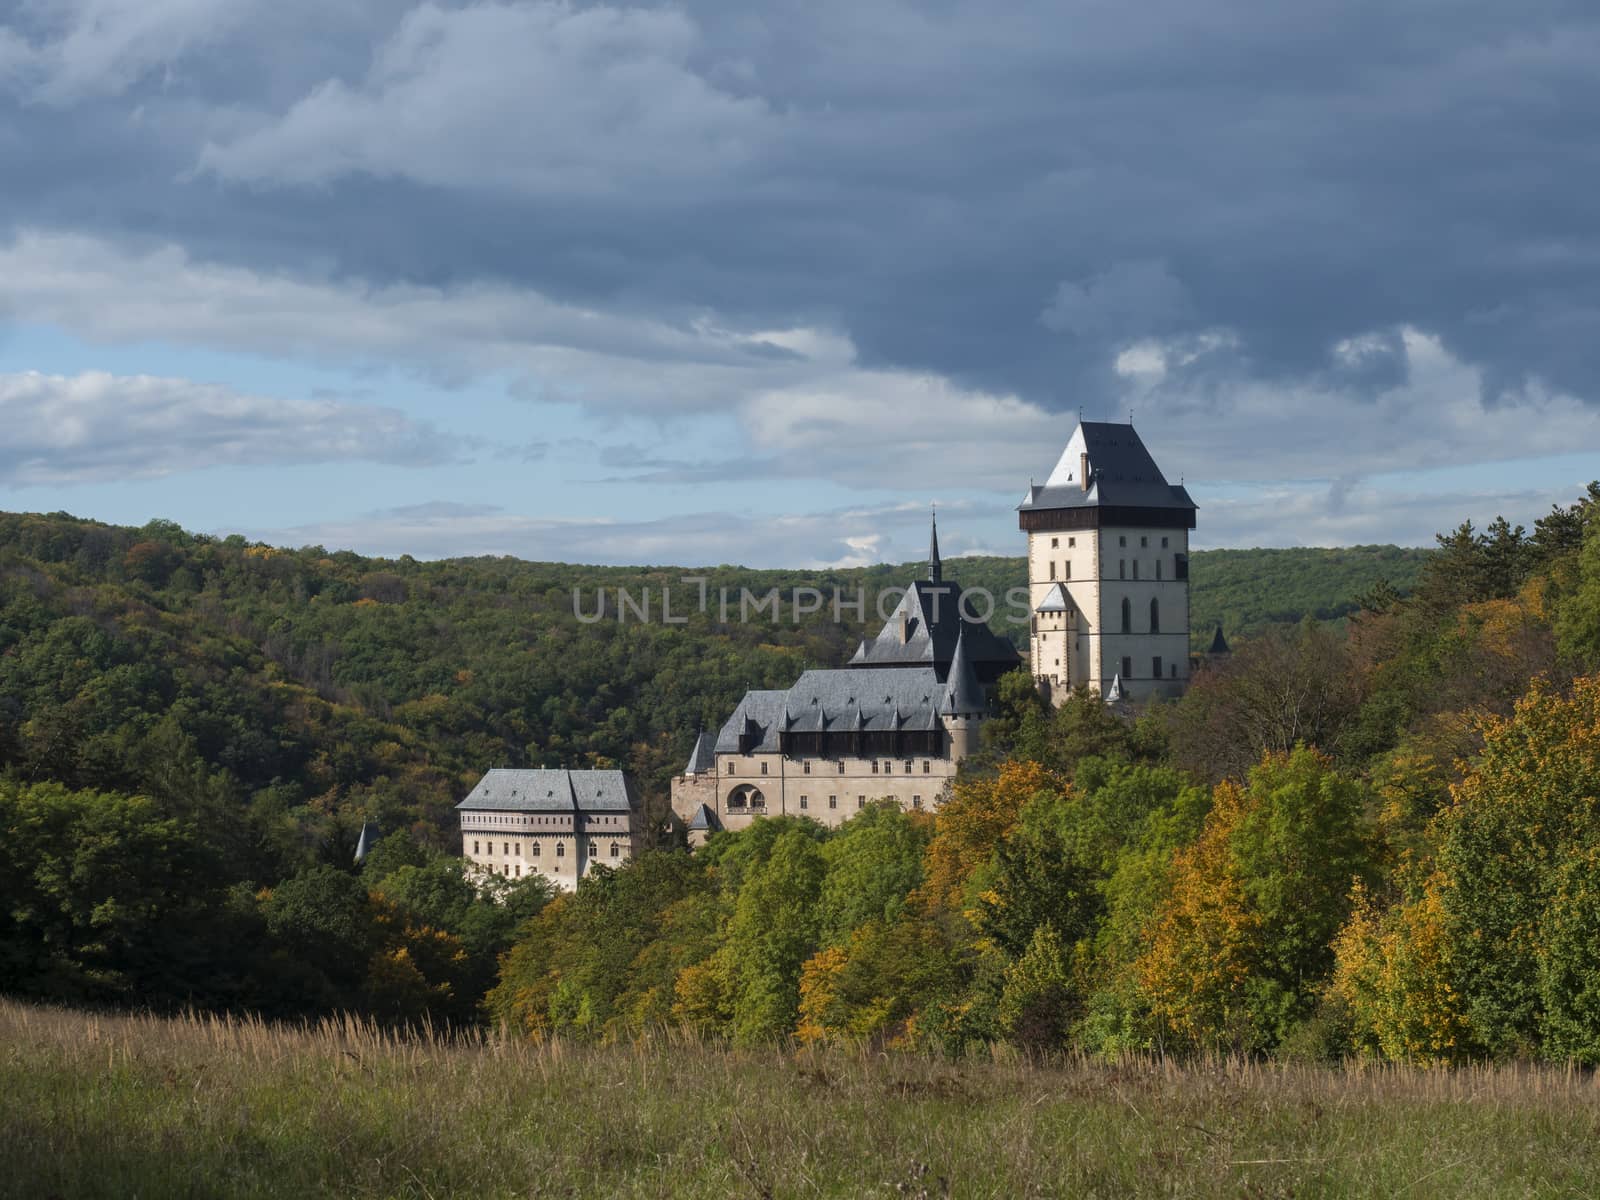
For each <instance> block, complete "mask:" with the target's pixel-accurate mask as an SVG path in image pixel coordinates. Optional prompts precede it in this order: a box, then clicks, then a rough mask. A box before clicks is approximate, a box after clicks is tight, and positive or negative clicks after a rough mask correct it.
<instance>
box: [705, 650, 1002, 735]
mask: <svg viewBox="0 0 1600 1200" xmlns="http://www.w3.org/2000/svg"><path fill="white" fill-rule="evenodd" d="M967 674H968V675H970V674H971V672H970V671H968V672H967ZM972 686H974V687H975V686H976V684H975V683H974V684H972ZM947 691H948V688H947V686H946V683H945V681H944V680H941V679H940V678H939V673H938V672H937V671H936V670H934V669H933V668H932V667H905V668H902V669H900V670H897V671H880V670H874V669H870V668H862V667H843V668H841V669H839V670H834V671H807V672H805V673H804V674H802V675H801V676H800V678H799V680H797V681H796V683H795V685H794V686H793V687H792V688H790V689H789V690H788V691H786V692H746V693H745V697H744V699H743V700H741V701H740V702H739V707H738V708H737V709H735V710H734V713H733V716H731V717H729V718H728V723H727V724H726V725H724V726H723V727H722V732H721V733H720V734H718V735H717V752H718V753H719V754H722V753H728V754H736V753H738V751H739V734H740V732H741V731H743V730H744V728H745V722H746V721H747V720H755V721H756V723H757V727H758V729H759V733H760V740H759V741H758V742H757V743H755V746H754V752H757V753H775V752H776V751H777V750H778V747H779V742H778V735H779V734H780V733H784V732H787V733H824V732H829V731H832V732H851V731H856V730H860V731H863V732H875V731H892V730H896V729H937V728H939V713H940V712H942V711H944V708H945V703H946V699H947ZM752 714H754V715H752Z"/></svg>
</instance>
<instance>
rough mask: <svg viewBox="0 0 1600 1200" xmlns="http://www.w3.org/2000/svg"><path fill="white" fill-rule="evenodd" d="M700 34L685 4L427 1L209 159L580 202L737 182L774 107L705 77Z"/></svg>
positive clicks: (272, 170) (263, 169)
mask: <svg viewBox="0 0 1600 1200" xmlns="http://www.w3.org/2000/svg"><path fill="white" fill-rule="evenodd" d="M699 41H700V38H699V31H698V29H697V27H696V26H695V24H694V23H693V22H692V21H690V20H689V19H688V18H687V17H686V16H685V15H684V14H683V13H681V12H678V11H674V10H672V9H643V8H615V7H609V6H595V7H588V8H578V7H574V6H572V5H569V4H565V3H534V4H478V5H473V6H470V7H467V8H443V7H440V6H438V5H435V4H431V3H428V4H422V5H420V6H418V7H417V8H415V9H413V10H412V11H411V12H409V13H408V14H406V16H405V19H404V20H403V21H402V22H401V23H400V26H399V28H398V29H397V30H396V31H395V32H394V34H393V35H392V36H390V37H389V38H388V39H387V40H386V41H384V42H383V44H381V45H380V46H378V47H377V48H376V50H375V51H374V52H373V56H372V61H371V65H370V66H369V68H368V70H367V72H366V75H365V77H364V78H363V79H362V80H361V81H360V82H359V83H357V84H355V85H354V86H352V85H349V84H346V83H345V82H344V81H342V80H339V79H330V80H327V81H326V82H324V83H322V84H320V85H318V86H317V87H316V88H315V89H314V90H312V91H311V92H310V93H309V94H308V95H306V96H305V97H303V98H302V99H300V100H299V101H297V102H296V103H295V104H294V105H293V106H292V107H291V108H290V109H289V110H288V111H287V112H286V113H284V114H283V116H282V117H281V118H279V119H276V120H271V121H269V122H268V123H265V124H263V125H262V126H261V127H259V128H256V129H253V130H251V131H249V132H246V133H243V134H241V135H240V136H238V137H236V138H234V139H232V140H231V141H228V142H224V143H212V144H208V145H207V146H206V147H205V148H204V150H203V151H202V152H201V155H200V164H201V166H202V167H203V168H204V169H206V170H209V171H212V172H215V173H216V174H217V175H220V176H222V177H224V178H228V179H235V180H245V181H249V182H252V183H263V184H321V183H326V182H328V181H330V180H333V179H337V178H339V177H341V176H346V175H352V174H365V175H372V176H376V177H379V178H384V177H402V178H407V179H411V180H414V181H416V182H419V183H423V184H429V185H433V186H439V187H447V188H460V187H468V188H506V189H511V190H514V191H516V192H517V193H519V194H522V195H557V196H566V197H572V198H574V199H577V198H582V197H586V196H591V195H595V194H602V195H603V194H609V193H616V192H627V191H630V190H631V189H633V188H636V187H639V186H645V185H648V186H651V187H652V188H655V189H659V188H660V187H661V186H662V185H664V184H667V185H682V184H687V183H694V182H695V181H703V180H704V179H706V178H708V177H713V176H714V177H717V178H719V179H721V180H723V182H724V183H726V182H727V178H728V173H729V172H730V171H732V170H734V169H736V168H737V167H738V166H739V165H740V164H742V163H744V162H746V161H748V159H749V158H750V156H751V154H752V153H753V151H754V150H755V149H756V148H757V147H758V146H759V144H760V142H761V141H762V140H763V139H764V137H765V136H766V134H765V129H764V127H765V126H766V125H767V124H768V123H769V122H770V121H771V120H772V116H771V114H770V113H769V112H768V110H767V106H766V104H765V103H764V102H763V101H762V100H760V99H759V98H756V97H749V96H745V97H740V96H735V95H731V94H729V93H727V92H724V91H721V90H719V89H718V88H716V87H715V86H713V85H712V84H711V83H710V82H708V81H707V80H706V79H705V78H703V77H702V76H701V75H699V74H697V73H696V72H695V70H694V69H693V66H692V64H691V61H690V60H691V58H692V56H693V55H694V53H695V51H696V50H697V48H698V44H699ZM654 196H655V198H656V199H657V200H658V201H659V200H660V198H661V194H660V192H659V191H655V192H654Z"/></svg>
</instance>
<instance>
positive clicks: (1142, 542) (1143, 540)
mask: <svg viewBox="0 0 1600 1200" xmlns="http://www.w3.org/2000/svg"><path fill="white" fill-rule="evenodd" d="M1139 545H1140V546H1145V547H1148V546H1149V545H1150V539H1149V538H1147V537H1142V538H1140V539H1139Z"/></svg>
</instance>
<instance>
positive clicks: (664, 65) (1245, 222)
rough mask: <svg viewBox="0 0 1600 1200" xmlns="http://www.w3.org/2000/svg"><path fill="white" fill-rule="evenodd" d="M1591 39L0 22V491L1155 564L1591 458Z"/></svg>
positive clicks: (263, 20) (862, 15)
mask: <svg viewBox="0 0 1600 1200" xmlns="http://www.w3.org/2000/svg"><path fill="white" fill-rule="evenodd" d="M1597 127H1600V9H1597V8H1596V7H1595V6H1594V5H1593V4H1592V3H1566V2H1555V0H1526V2H1524V3H1520V4H1515V5H1512V4H1506V3H1504V0H1399V2H1396V0H1385V2H1383V3H1377V2H1374V0H1303V2H1302V3H1298V4H1294V5H1284V4H1282V3H1281V2H1280V0H1271V2H1268V0H1145V2H1144V3H1142V4H1139V5H1128V4H1124V3H1113V2H1111V0H1091V2H1085V0H1049V2H1044V0H1039V2H1033V0H1017V2H999V3H996V4H992V5H974V4H956V3H949V2H946V0H931V2H927V3H903V2H899V0H805V2H804V3H801V2H798V0H764V2H763V3H760V4H749V3H731V2H729V0H695V2H689V3H681V4H666V5H639V6H620V5H612V4H578V3H548V2H542V0H541V2H521V3H512V2H491V3H482V2H479V3H445V2H430V3H414V2H412V0H0V509H8V510H13V511H44V512H49V511H57V510H64V511H67V512H72V513H75V514H78V515H81V516H88V517H94V518H98V519H101V520H106V521H111V522H115V523H124V524H142V523H144V522H145V521H147V520H149V519H151V518H155V517H160V518H165V519H168V520H174V521H178V522H180V523H181V524H183V525H184V526H186V527H188V528H191V529H195V530H199V531H202V532H207V533H215V534H226V533H235V532H238V533H243V534H245V535H246V536H248V537H251V538H253V539H260V540H264V541H269V542H272V543H276V544H289V545H307V544H320V545H324V546H327V547H328V548H330V549H344V548H348V549H355V550H358V551H362V552H366V553H374V554H384V555H400V554H406V553H409V554H412V555H414V556H416V557H418V558H424V557H428V558H432V557H442V556H451V555H475V554H513V555H517V556H519V557H523V558H531V559H542V560H561V561H581V562H603V563H651V564H679V565H700V564H716V563H741V564H746V565H752V566H794V567H802V566H821V565H825V564H841V565H857V564H865V563H871V562H878V561H906V560H910V559H913V558H916V557H919V556H920V555H921V554H922V553H923V552H924V550H925V547H926V545H927V514H928V509H929V507H930V506H931V505H934V504H937V505H938V509H939V513H940V542H941V546H942V547H943V549H944V551H945V554H946V556H947V557H948V556H950V555H959V554H966V553H1001V554H1020V553H1021V552H1022V548H1023V541H1022V535H1021V534H1020V533H1019V532H1018V530H1017V527H1016V516H1015V512H1014V510H1015V507H1016V505H1017V503H1018V502H1019V501H1020V499H1021V497H1022V495H1023V493H1024V492H1025V491H1026V488H1027V485H1028V482H1029V480H1030V479H1043V478H1044V477H1045V476H1046V475H1048V474H1049V472H1050V469H1051V467H1052V465H1053V464H1054V461H1055V459H1056V457H1057V456H1058V455H1059V453H1060V451H1061V449H1062V447H1064V446H1065V444H1066V442H1067V440H1068V438H1069V437H1070V436H1071V433H1072V429H1073V426H1074V424H1075V423H1076V421H1077V419H1078V417H1079V414H1080V413H1081V414H1082V415H1083V416H1084V417H1087V418H1089V419H1098V420H1119V421H1121V420H1128V419H1129V418H1130V416H1131V418H1132V420H1133V421H1134V423H1135V426H1136V428H1137V429H1138V430H1139V431H1140V434H1141V436H1142V437H1143V438H1144V440H1145V442H1146V444H1147V445H1148V446H1149V447H1150V449H1151V451H1152V453H1153V454H1154V455H1155V457H1156V460H1157V462H1158V463H1160V464H1161V466H1162V467H1163V469H1164V470H1165V471H1166V473H1167V474H1168V475H1169V477H1171V478H1172V479H1173V480H1174V481H1177V480H1178V479H1179V478H1181V479H1182V480H1183V481H1184V482H1185V484H1186V485H1187V486H1188V488H1189V490H1190V492H1191V493H1192V494H1193V496H1194V498H1195V500H1196V501H1197V503H1198V504H1199V506H1200V512H1199V523H1198V528H1197V529H1196V531H1195V535H1194V544H1195V545H1196V546H1201V547H1209V546H1257V545H1262V546H1292V545H1348V544H1358V543H1373V542H1395V543H1400V544H1404V545H1421V544H1429V543H1431V541H1432V538H1433V535H1434V534H1435V533H1436V532H1440V531H1443V530H1446V529H1449V528H1452V527H1454V526H1455V525H1457V524H1459V523H1460V522H1461V521H1462V520H1464V519H1472V520H1473V521H1475V522H1476V523H1478V524H1480V525H1481V524H1483V523H1486V522H1487V521H1488V520H1490V519H1492V518H1493V517H1494V516H1495V515H1497V514H1502V513H1503V514H1504V515H1505V516H1507V517H1508V518H1509V519H1511V520H1513V521H1516V522H1521V523H1524V524H1527V525H1529V526H1531V525H1532V523H1533V521H1534V520H1535V519H1536V518H1537V517H1539V516H1540V515H1542V514H1543V513H1544V512H1546V511H1548V510H1549V508H1550V506H1551V505H1552V504H1553V503H1563V504H1565V503H1569V502H1571V501H1572V500H1574V499H1576V497H1577V496H1578V495H1579V494H1580V492H1581V491H1582V489H1583V487H1584V485H1585V484H1586V483H1587V482H1588V481H1589V480H1591V479H1595V478H1600V204H1597V203H1596V202H1595V196H1596V192H1597V185H1600V138H1597V137H1596V136H1595V130H1596V128H1597Z"/></svg>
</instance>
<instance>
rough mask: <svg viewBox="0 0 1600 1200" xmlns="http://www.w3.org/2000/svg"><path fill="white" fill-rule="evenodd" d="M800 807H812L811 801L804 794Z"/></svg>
mask: <svg viewBox="0 0 1600 1200" xmlns="http://www.w3.org/2000/svg"><path fill="white" fill-rule="evenodd" d="M800 807H801V808H810V807H811V803H810V801H808V800H807V799H806V798H805V797H804V796H801V797H800Z"/></svg>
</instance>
